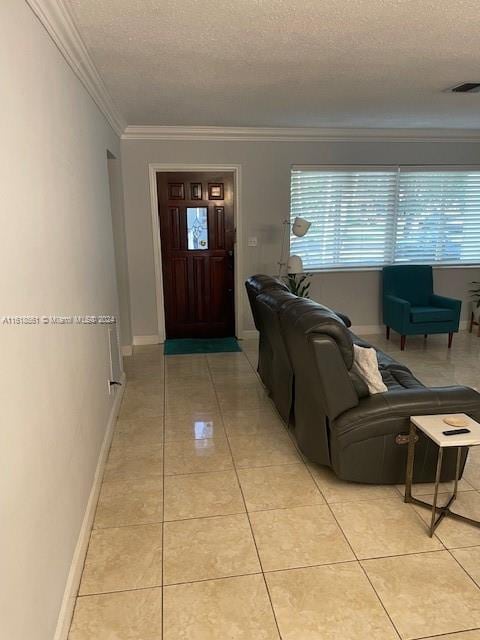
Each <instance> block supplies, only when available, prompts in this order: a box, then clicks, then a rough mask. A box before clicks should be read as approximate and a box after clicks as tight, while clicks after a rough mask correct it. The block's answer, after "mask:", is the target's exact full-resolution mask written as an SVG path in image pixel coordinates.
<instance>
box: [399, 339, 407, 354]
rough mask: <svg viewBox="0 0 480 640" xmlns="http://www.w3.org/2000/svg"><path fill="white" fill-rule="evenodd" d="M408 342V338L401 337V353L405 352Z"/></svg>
mask: <svg viewBox="0 0 480 640" xmlns="http://www.w3.org/2000/svg"><path fill="white" fill-rule="evenodd" d="M406 341H407V336H400V351H405V343H406Z"/></svg>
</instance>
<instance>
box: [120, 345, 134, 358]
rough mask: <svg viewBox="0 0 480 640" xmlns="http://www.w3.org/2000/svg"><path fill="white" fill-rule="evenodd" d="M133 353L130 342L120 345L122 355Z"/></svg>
mask: <svg viewBox="0 0 480 640" xmlns="http://www.w3.org/2000/svg"><path fill="white" fill-rule="evenodd" d="M132 353H133V347H132V345H131V344H127V345H125V346H123V347H122V356H131V355H132Z"/></svg>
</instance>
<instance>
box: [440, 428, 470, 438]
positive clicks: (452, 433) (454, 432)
mask: <svg viewBox="0 0 480 640" xmlns="http://www.w3.org/2000/svg"><path fill="white" fill-rule="evenodd" d="M442 433H443V435H444V436H456V435H460V434H461V433H470V429H450V430H449V431H442Z"/></svg>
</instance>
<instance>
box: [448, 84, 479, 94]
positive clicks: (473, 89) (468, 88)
mask: <svg viewBox="0 0 480 640" xmlns="http://www.w3.org/2000/svg"><path fill="white" fill-rule="evenodd" d="M450 91H451V92H452V93H478V92H480V82H464V83H463V84H459V85H457V86H456V87H453V88H452V89H450Z"/></svg>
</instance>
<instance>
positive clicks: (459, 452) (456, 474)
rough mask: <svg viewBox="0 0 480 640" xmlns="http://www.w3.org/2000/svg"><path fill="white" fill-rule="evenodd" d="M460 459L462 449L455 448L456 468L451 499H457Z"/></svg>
mask: <svg viewBox="0 0 480 640" xmlns="http://www.w3.org/2000/svg"><path fill="white" fill-rule="evenodd" d="M461 458H462V447H457V466H456V468H455V486H454V487H453V499H454V500H455V498H456V497H457V489H458V478H459V476H460V460H461Z"/></svg>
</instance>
